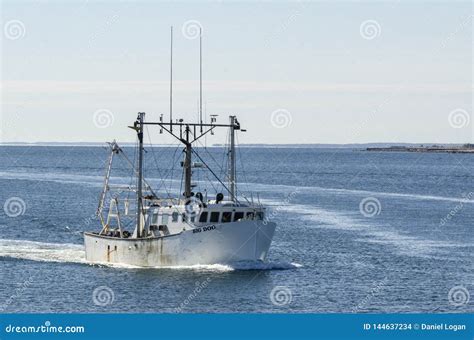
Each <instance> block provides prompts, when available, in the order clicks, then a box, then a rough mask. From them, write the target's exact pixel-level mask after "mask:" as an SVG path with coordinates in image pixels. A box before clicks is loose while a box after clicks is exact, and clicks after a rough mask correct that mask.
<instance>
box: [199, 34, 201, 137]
mask: <svg viewBox="0 0 474 340" xmlns="http://www.w3.org/2000/svg"><path fill="white" fill-rule="evenodd" d="M199 123H200V124H201V133H202V27H199Z"/></svg>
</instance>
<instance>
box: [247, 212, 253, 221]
mask: <svg viewBox="0 0 474 340" xmlns="http://www.w3.org/2000/svg"><path fill="white" fill-rule="evenodd" d="M253 216H254V214H253V212H248V213H247V220H253Z"/></svg>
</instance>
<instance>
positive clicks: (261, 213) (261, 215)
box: [257, 212, 263, 220]
mask: <svg viewBox="0 0 474 340" xmlns="http://www.w3.org/2000/svg"><path fill="white" fill-rule="evenodd" d="M257 220H263V212H258V213H257Z"/></svg>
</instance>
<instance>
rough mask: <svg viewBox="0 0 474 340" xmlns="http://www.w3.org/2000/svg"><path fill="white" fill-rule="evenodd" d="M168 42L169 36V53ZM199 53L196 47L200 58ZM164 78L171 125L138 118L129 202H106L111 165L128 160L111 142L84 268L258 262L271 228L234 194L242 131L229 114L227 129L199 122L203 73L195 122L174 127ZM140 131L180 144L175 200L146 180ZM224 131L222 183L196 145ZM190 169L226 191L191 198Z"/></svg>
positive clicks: (252, 203) (253, 205)
mask: <svg viewBox="0 0 474 340" xmlns="http://www.w3.org/2000/svg"><path fill="white" fill-rule="evenodd" d="M172 41H173V40H172V30H171V46H172ZM200 41H201V39H200ZM201 46H202V45H201V44H200V56H202V52H201V48H202V47H201ZM171 51H172V49H171ZM171 56H172V52H171ZM171 60H172V58H171ZM200 65H202V63H201V58H200ZM170 74H171V77H170V80H171V81H170V113H169V121H165V120H164V117H163V115H161V116H160V117H159V120H158V121H147V120H146V119H145V113H144V112H139V113H138V116H137V119H136V120H135V122H134V123H133V125H132V126H130V128H132V129H133V130H134V131H135V132H136V135H137V157H136V158H137V161H136V162H132V161H130V160H129V158H126V159H127V160H128V162H129V163H130V166H131V168H133V173H134V178H135V185H134V186H133V187H130V188H129V190H130V191H132V192H133V194H134V195H133V196H134V197H133V200H131V201H130V200H128V199H127V200H124V201H122V200H121V198H120V197H119V195H112V197H111V198H110V199H108V197H109V196H111V195H110V191H111V188H112V185H111V183H110V178H111V172H112V164H113V159H114V157H115V156H116V155H118V154H121V155H123V156H124V157H126V155H125V152H124V150H123V149H122V148H121V147H120V146H119V145H118V143H117V142H115V141H114V142H112V143H110V144H109V148H110V156H109V158H108V162H107V167H106V174H105V179H104V186H103V190H102V192H101V196H100V199H99V205H98V208H97V215H98V217H99V220H100V222H101V229H100V231H98V232H85V233H84V244H85V254H86V260H87V261H89V262H90V263H99V264H123V265H131V266H138V267H167V266H181V265H185V266H189V265H199V264H227V263H234V262H240V261H264V260H265V258H266V256H267V254H268V251H269V248H270V245H271V242H272V238H273V235H274V232H275V228H276V224H275V223H274V222H271V221H269V220H268V218H267V216H266V208H265V207H264V206H263V205H262V204H261V202H260V200H259V199H258V200H254V199H253V195H252V198H250V199H249V198H248V196H244V195H240V194H239V192H238V190H237V180H236V148H237V147H236V143H235V136H236V133H238V132H245V130H243V129H241V126H240V123H239V121H238V120H237V117H236V116H235V115H230V116H229V122H228V123H226V124H219V123H217V117H216V115H211V117H210V122H209V123H207V122H203V119H202V117H203V116H202V66H200V101H199V104H200V105H199V106H200V108H199V117H198V121H197V122H186V121H184V119H178V120H173V112H172V62H171V72H170ZM145 127H146V128H157V129H158V130H159V132H160V133H161V134H163V133H167V134H169V135H171V136H173V137H174V138H175V139H176V140H177V141H179V143H180V144H182V145H184V148H183V149H182V150H183V158H182V161H181V162H180V165H181V166H182V168H183V173H182V175H183V183H184V184H183V188H184V190H183V191H182V192H181V190H180V192H179V193H178V194H176V195H175V196H171V194H170V193H167V194H166V195H160V194H159V193H157V192H158V190H154V189H153V187H152V185H150V184H149V182H148V181H147V178H145V177H144V169H143V167H144V158H145V153H144V141H143V139H144V129H145ZM223 128H225V129H228V131H229V134H228V136H229V143H228V147H227V148H226V153H227V158H228V159H227V160H228V162H227V163H228V171H226V172H227V174H226V176H225V178H222V179H221V178H219V176H217V174H216V172H215V171H213V170H212V168H211V167H210V166H209V165H208V164H207V163H206V161H205V159H204V158H203V157H202V156H201V155H200V154H199V152H198V150H197V149H199V148H196V147H195V145H196V143H197V142H199V141H200V139H202V138H203V137H204V136H208V135H213V134H214V131H215V130H216V129H223ZM195 160H196V161H195ZM135 163H136V164H135ZM196 168H199V170H201V171H209V172H210V173H211V174H212V175H213V176H214V178H215V181H217V182H218V183H220V184H221V186H220V187H221V188H224V190H223V191H224V192H215V193H212V194H210V193H209V192H208V191H206V192H204V193H203V192H200V191H196V189H198V185H197V184H196V183H193V172H194V170H196ZM194 191H196V192H194ZM132 206H133V207H134V209H132ZM105 212H107V214H105ZM126 216H128V217H130V216H131V218H132V220H133V222H134V223H133V224H134V228H133V230H127V228H125V226H124V225H123V223H122V219H123V218H125V217H126Z"/></svg>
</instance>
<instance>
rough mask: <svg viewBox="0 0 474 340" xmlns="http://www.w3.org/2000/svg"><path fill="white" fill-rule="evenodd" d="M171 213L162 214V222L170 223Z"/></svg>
mask: <svg viewBox="0 0 474 340" xmlns="http://www.w3.org/2000/svg"><path fill="white" fill-rule="evenodd" d="M169 217H170V215H168V214H163V216H161V224H164V225H166V224H168V219H169Z"/></svg>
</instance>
